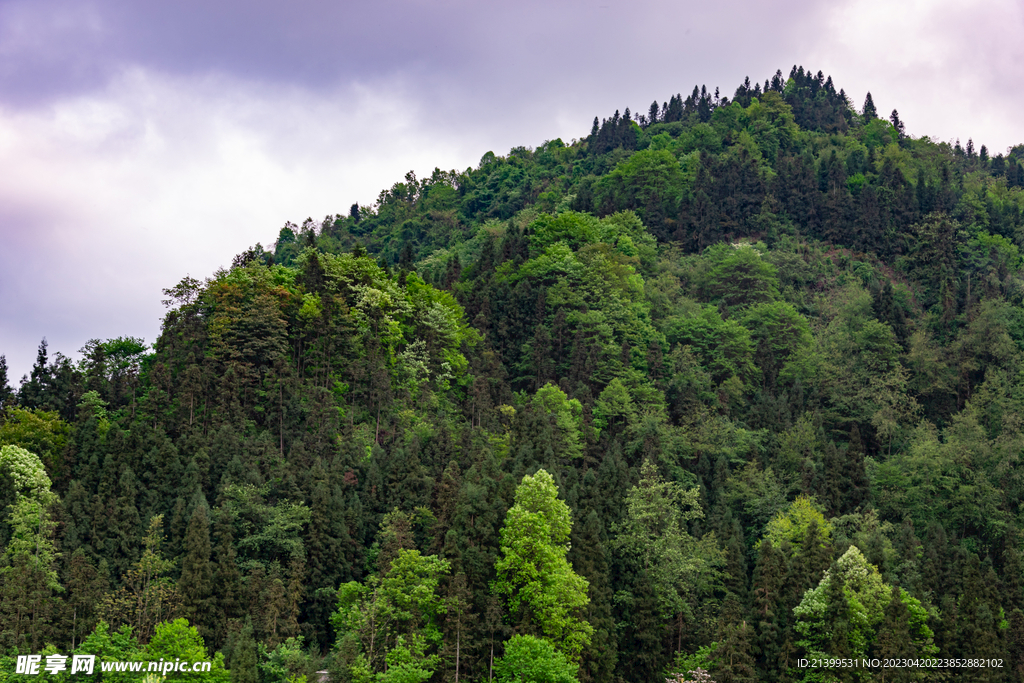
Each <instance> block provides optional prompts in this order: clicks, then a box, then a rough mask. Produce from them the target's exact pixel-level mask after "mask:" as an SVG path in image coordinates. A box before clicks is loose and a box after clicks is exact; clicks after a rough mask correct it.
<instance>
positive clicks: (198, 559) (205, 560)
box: [178, 505, 217, 640]
mask: <svg viewBox="0 0 1024 683" xmlns="http://www.w3.org/2000/svg"><path fill="white" fill-rule="evenodd" d="M184 545H185V548H184V550H185V554H184V556H183V557H182V561H181V578H180V579H178V594H179V596H180V597H181V614H182V615H184V616H185V617H186V618H187V619H188V620H189V623H191V624H192V625H193V626H195V627H196V628H197V629H198V630H199V634H200V635H201V636H203V640H207V639H210V638H211V637H212V636H213V635H214V632H215V621H216V617H217V614H216V610H215V606H214V597H213V589H214V584H213V564H212V563H211V562H210V516H209V510H208V508H207V507H206V506H205V505H199V506H197V507H196V509H195V512H193V513H192V518H191V519H190V520H189V523H188V531H187V532H186V534H185V544H184Z"/></svg>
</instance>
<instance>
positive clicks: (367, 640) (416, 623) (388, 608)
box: [331, 549, 450, 683]
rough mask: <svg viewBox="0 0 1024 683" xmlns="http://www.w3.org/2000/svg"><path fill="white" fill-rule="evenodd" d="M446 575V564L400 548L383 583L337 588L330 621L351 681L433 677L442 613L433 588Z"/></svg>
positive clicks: (398, 682) (410, 681) (373, 580)
mask: <svg viewBox="0 0 1024 683" xmlns="http://www.w3.org/2000/svg"><path fill="white" fill-rule="evenodd" d="M449 571H450V564H449V563H448V561H447V560H442V559H440V558H438V557H436V556H434V555H426V556H424V555H421V554H420V552H419V551H418V550H406V549H400V550H398V552H397V554H396V556H395V558H394V559H393V560H392V562H391V564H390V568H389V569H388V573H387V574H386V575H385V576H384V578H383V579H381V578H379V577H377V576H372V577H370V579H369V580H368V581H367V582H366V583H365V584H360V583H358V582H356V581H350V582H348V583H345V584H342V586H341V588H340V589H339V590H338V609H337V611H336V612H335V613H334V614H333V615H332V617H331V621H332V623H333V624H334V628H335V631H336V632H337V634H338V638H337V641H336V642H335V647H336V648H337V650H338V657H339V659H340V661H341V663H342V667H344V668H345V669H347V671H348V675H349V676H351V678H352V680H354V681H367V682H368V681H377V682H378V683H392V682H393V683H422V681H426V680H427V679H429V678H430V677H431V676H433V675H434V671H435V669H436V668H437V665H438V661H439V657H438V655H437V650H438V648H439V647H440V645H441V628H440V623H439V621H440V615H441V614H443V613H444V611H445V603H444V600H443V599H442V598H441V597H440V596H439V595H438V591H437V588H438V584H439V583H440V580H441V577H442V576H444V575H445V574H447V573H448V572H449Z"/></svg>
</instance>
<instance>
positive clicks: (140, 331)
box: [0, 70, 482, 376]
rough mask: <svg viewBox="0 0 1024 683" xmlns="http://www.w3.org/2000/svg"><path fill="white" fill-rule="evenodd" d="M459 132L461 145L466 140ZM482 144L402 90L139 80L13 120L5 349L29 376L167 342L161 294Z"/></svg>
mask: <svg viewBox="0 0 1024 683" xmlns="http://www.w3.org/2000/svg"><path fill="white" fill-rule="evenodd" d="M457 136H458V137H457ZM481 146H482V143H479V142H478V141H475V140H474V139H473V137H472V135H469V136H465V131H461V132H460V131H457V130H452V129H439V130H431V129H429V128H427V127H426V126H425V125H424V123H423V117H422V116H421V112H420V111H419V107H418V105H417V103H416V102H415V101H414V100H413V99H411V98H410V97H409V96H408V94H407V93H406V91H405V89H404V87H403V85H402V83H401V82H400V81H395V82H392V83H384V84H380V85H378V86H376V87H369V86H360V85H355V86H352V87H349V88H345V89H339V90H337V91H334V92H330V93H326V94H323V93H321V94H313V93H310V92H306V91H302V90H299V89H288V88H266V87H263V86H259V85H255V84H249V83H243V82H238V81H232V80H230V79H227V78H223V77H214V76H211V77H207V78H205V79H202V80H197V81H187V80H175V79H171V78H167V77H162V76H160V75H158V74H154V73H150V72H144V71H140V70H133V71H128V72H125V73H124V74H122V75H121V76H120V77H119V78H117V79H116V80H115V81H113V82H112V84H111V85H110V86H109V87H108V88H107V89H105V90H104V91H102V92H99V93H94V94H91V95H89V96H87V97H78V98H75V99H67V100H62V101H59V102H57V103H56V104H53V105H51V106H48V107H47V108H46V109H42V110H30V111H24V110H22V111H10V110H9V111H4V112H0V177H3V178H4V182H3V183H2V184H0V207H2V209H0V211H2V214H3V218H2V223H0V230H2V232H3V236H2V239H3V245H4V248H3V250H2V252H0V319H2V320H3V321H4V324H3V325H2V328H3V331H2V332H0V352H4V353H6V355H7V358H8V362H9V364H10V365H11V366H12V374H13V375H15V376H20V375H21V374H22V373H24V372H27V371H28V369H29V367H30V365H31V363H32V361H33V359H34V356H35V346H36V344H37V343H38V341H39V339H40V338H41V337H43V336H44V335H46V336H47V337H48V338H49V341H50V349H51V351H55V350H60V351H63V352H65V353H68V352H70V351H74V350H75V349H77V348H79V347H80V346H81V345H82V343H84V342H85V341H86V340H87V339H88V338H89V337H110V336H118V335H121V334H132V335H135V336H144V337H146V339H147V340H149V341H153V340H154V339H155V336H156V334H157V331H158V324H159V319H160V317H161V315H162V308H161V306H160V303H159V300H160V298H161V295H160V290H161V288H163V287H168V286H170V285H172V284H174V283H176V282H177V281H178V280H179V279H180V278H181V277H183V276H184V275H185V274H186V273H190V274H192V275H194V276H197V277H203V276H206V275H209V274H210V273H212V272H213V271H214V270H215V269H216V268H217V267H218V266H222V265H227V263H228V262H229V261H230V259H231V256H232V255H233V254H235V253H238V252H239V251H241V250H242V249H244V248H246V247H247V246H249V245H251V244H253V243H255V242H256V241H262V242H263V243H264V244H265V245H268V244H270V243H272V242H273V240H274V239H275V237H276V234H277V230H278V229H279V228H280V226H281V225H283V224H284V222H285V221H286V220H296V221H301V220H302V219H304V218H305V217H307V216H310V215H311V216H313V217H315V218H318V217H322V216H324V215H326V214H333V213H336V212H344V211H346V210H347V208H348V206H349V205H350V204H352V203H353V202H355V201H359V202H360V203H363V204H368V203H372V202H373V201H374V199H375V198H376V196H377V194H378V192H379V191H380V190H381V189H382V188H384V187H388V186H390V185H391V184H392V183H393V182H395V181H396V180H400V179H401V177H402V176H403V175H404V173H405V172H406V171H408V170H410V169H414V170H416V171H417V172H418V173H420V174H423V173H427V174H429V172H430V171H431V170H432V169H433V168H434V166H437V165H439V166H442V167H444V168H465V167H466V166H467V165H470V164H472V163H474V162H475V160H476V159H478V158H479V155H480V147H481Z"/></svg>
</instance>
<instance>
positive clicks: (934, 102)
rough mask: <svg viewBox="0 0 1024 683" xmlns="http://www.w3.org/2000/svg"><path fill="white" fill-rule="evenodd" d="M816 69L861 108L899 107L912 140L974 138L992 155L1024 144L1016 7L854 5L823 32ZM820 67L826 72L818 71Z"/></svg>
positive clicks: (1009, 0)
mask: <svg viewBox="0 0 1024 683" xmlns="http://www.w3.org/2000/svg"><path fill="white" fill-rule="evenodd" d="M816 35H817V41H816V43H815V44H814V45H813V47H812V49H811V51H810V56H809V57H808V59H807V63H808V64H810V63H813V64H816V65H817V64H820V65H822V66H821V67H820V68H822V69H824V70H825V71H826V72H831V74H832V76H833V79H834V81H835V82H836V84H837V86H843V87H845V88H846V89H847V92H848V93H850V96H851V98H852V99H853V101H854V102H855V103H856V105H857V106H858V107H859V106H860V105H861V104H862V103H863V99H864V94H865V93H866V92H867V91H868V90H870V91H871V93H872V96H873V97H874V100H875V103H876V104H877V105H878V109H879V113H883V114H886V115H887V114H888V112H890V111H892V109H894V108H895V109H898V110H899V112H900V118H902V119H903V121H904V122H905V123H906V124H907V130H908V132H910V133H911V134H912V135H929V136H931V137H932V138H933V139H936V140H951V139H954V138H957V137H959V138H962V140H963V142H966V141H967V138H969V137H973V138H974V141H975V143H976V146H979V147H980V146H981V145H982V144H987V145H988V146H989V148H990V150H992V153H993V154H994V153H997V152H1002V151H1005V150H1006V148H1007V147H1008V146H1010V145H1013V144H1020V143H1021V142H1024V132H1022V131H1021V129H1020V120H1021V117H1020V112H1021V111H1022V110H1024V94H1022V93H1021V90H1020V88H1018V87H1016V86H1017V84H1019V83H1020V82H1021V81H1022V80H1024V42H1022V41H1021V39H1020V37H1021V36H1022V35H1024V5H1022V4H1021V3H1019V2H1017V1H1016V0H992V1H989V0H985V1H982V0H968V1H964V0H908V1H907V2H903V3H891V2H883V1H882V0H846V1H845V2H840V3H837V4H836V5H834V6H833V7H832V9H831V10H830V11H829V14H828V15H827V18H826V21H825V22H824V24H823V25H822V26H821V27H819V29H818V31H817V33H816ZM815 68H819V67H817V66H816V67H815Z"/></svg>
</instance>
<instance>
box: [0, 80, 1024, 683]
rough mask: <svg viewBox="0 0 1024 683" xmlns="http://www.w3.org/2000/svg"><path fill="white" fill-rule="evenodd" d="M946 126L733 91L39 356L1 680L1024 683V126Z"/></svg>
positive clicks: (387, 215)
mask: <svg viewBox="0 0 1024 683" xmlns="http://www.w3.org/2000/svg"><path fill="white" fill-rule="evenodd" d="M912 128H913V124H912V122H910V125H909V126H908V125H905V123H904V122H903V121H902V120H901V118H900V116H899V114H898V112H897V111H896V110H895V109H893V110H892V113H891V114H890V115H889V116H885V115H884V114H880V111H879V109H877V108H876V104H875V102H874V101H873V98H872V97H871V95H870V93H867V94H866V97H865V99H864V102H863V105H861V106H860V107H859V108H856V107H855V106H854V105H853V103H852V102H851V99H850V97H849V96H848V95H847V94H846V93H845V92H844V91H843V90H842V89H839V90H838V91H837V90H836V87H835V85H834V84H833V82H832V79H831V78H830V77H826V76H825V75H824V74H822V73H821V72H820V71H819V72H817V73H812V72H811V71H810V70H805V69H803V67H795V66H794V68H793V69H792V71H791V72H790V73H789V76H788V77H787V76H784V75H783V73H782V72H781V71H777V72H776V73H775V74H774V75H773V76H771V77H770V78H768V79H766V80H765V81H764V82H763V83H762V82H754V83H753V84H751V81H750V80H749V79H747V80H745V81H744V83H743V84H741V85H740V86H739V87H738V88H737V89H736V90H735V92H734V93H733V95H732V96H731V98H730V97H727V96H723V95H722V94H721V93H720V92H719V91H718V90H717V89H716V90H715V91H714V92H710V91H708V89H707V88H706V87H704V86H701V87H700V88H698V87H694V88H693V90H692V91H691V92H690V94H689V95H687V96H686V97H685V98H684V97H682V96H681V95H678V94H677V95H673V96H671V97H669V98H668V99H667V100H665V101H663V102H661V103H659V102H658V101H657V100H656V101H654V102H653V103H652V104H651V105H650V107H649V108H648V110H647V111H646V112H645V113H642V114H639V115H634V113H633V112H631V111H630V110H629V109H628V108H627V109H624V110H623V112H622V113H621V114H620V113H619V112H615V113H614V114H613V115H612V116H611V117H607V118H600V117H595V119H594V121H593V124H592V126H591V129H590V134H589V135H587V136H585V137H583V138H581V139H579V140H574V141H573V142H572V143H571V144H568V145H567V144H565V143H564V142H563V141H562V140H560V139H555V140H550V141H546V142H544V143H543V144H541V145H539V146H538V147H536V148H530V147H515V148H513V149H512V150H510V151H509V153H508V154H507V155H505V156H498V155H495V154H494V153H493V152H487V153H485V154H484V155H483V156H482V158H481V160H480V163H479V165H478V166H477V167H476V168H470V169H466V170H465V171H462V172H459V171H441V170H439V169H435V171H434V172H433V173H432V174H431V175H430V177H424V178H418V177H417V176H416V175H415V174H414V173H412V172H410V173H409V174H407V175H406V176H405V178H404V179H403V180H402V181H400V182H396V183H395V184H394V185H392V186H391V187H390V188H388V189H385V190H383V191H382V192H381V193H380V195H379V197H378V199H377V201H376V202H375V203H374V204H372V205H360V204H353V205H352V206H351V207H350V208H349V209H348V211H347V212H345V213H339V214H336V215H332V216H327V217H325V218H324V219H323V220H322V221H315V220H313V219H307V220H306V221H305V222H303V223H302V224H301V225H296V224H293V223H288V224H286V225H285V226H284V227H283V228H282V229H281V230H280V233H279V236H278V239H277V241H276V242H275V244H274V245H272V246H268V247H266V248H264V247H263V246H262V245H260V244H256V245H255V246H253V247H251V248H249V249H247V250H245V251H244V252H242V253H240V254H238V255H236V256H235V257H234V259H233V260H232V263H231V267H230V268H226V269H220V270H218V271H217V272H215V273H213V274H212V275H211V276H209V277H207V278H205V279H204V280H199V279H196V278H193V277H191V276H186V277H184V278H183V279H182V280H180V282H178V283H177V284H173V285H170V283H169V285H170V286H168V287H167V289H165V290H164V294H165V297H166V299H165V300H164V304H165V305H166V307H167V309H168V310H167V313H166V315H165V317H164V320H163V326H162V332H161V334H160V336H159V338H158V339H157V340H156V343H155V344H153V345H152V346H149V345H147V343H146V342H145V341H144V340H141V339H135V338H132V337H129V336H122V337H118V338H113V339H106V340H101V339H93V340H90V341H88V342H87V343H86V344H85V346H84V347H83V348H82V349H81V351H80V353H81V360H78V361H74V360H72V359H71V358H69V357H68V356H65V355H63V354H62V353H59V352H58V353H54V354H53V355H52V356H51V353H50V349H49V347H48V345H47V343H46V341H45V339H44V340H43V342H42V343H41V344H40V346H39V350H38V356H37V361H36V363H35V365H34V366H33V368H32V371H31V373H30V374H29V375H28V376H27V377H25V378H24V379H23V381H22V383H21V385H20V387H19V388H18V389H14V388H12V387H11V386H10V384H11V378H9V377H8V376H7V372H8V370H7V365H6V361H5V360H4V358H3V356H2V355H0V405H2V412H0V548H2V553H0V575H2V577H3V579H2V581H0V683H3V682H4V681H8V680H9V681H12V682H13V681H19V680H22V679H25V680H28V678H29V677H26V676H23V675H21V674H15V673H14V670H15V669H14V666H15V661H16V658H17V656H18V655H25V654H40V653H41V654H44V655H45V654H65V655H70V654H72V653H82V654H98V655H101V656H102V657H105V658H109V659H117V660H122V661H131V660H143V659H149V658H159V657H164V658H167V659H172V658H174V657H193V658H197V657H201V658H205V659H208V660H209V661H211V662H212V670H211V672H210V673H209V674H204V675H203V676H204V678H203V680H206V679H207V678H210V677H213V678H214V679H216V680H218V681H231V683H286V682H287V683H301V682H302V681H313V680H319V679H318V678H315V677H316V676H318V675H319V674H317V672H319V671H325V670H326V671H328V672H329V675H330V677H331V680H332V681H339V682H344V683H349V682H351V683H369V682H371V681H374V682H379V683H397V682H399V681H401V682H410V683H412V682H417V683H425V682H427V681H431V682H433V683H442V682H443V683H448V682H456V681H462V680H467V681H488V682H491V681H495V680H497V681H498V682H499V683H512V682H513V681H522V682H523V683H526V682H527V681H537V682H540V681H551V682H554V681H557V682H559V683H572V682H573V681H576V682H578V683H615V682H619V681H622V682H628V683H634V682H636V683H640V682H654V681H658V682H660V681H662V680H664V679H666V678H672V677H675V676H676V675H677V674H679V675H682V676H684V677H686V680H693V677H694V676H696V677H697V678H698V679H699V678H701V677H709V678H710V680H713V681H715V682H716V683H739V682H752V681H767V682H769V683H790V682H796V681H801V682H807V683H810V682H812V681H831V680H836V681H842V682H843V683H847V682H858V683H861V682H864V683H866V682H871V681H878V682H879V683H881V682H882V681H890V680H895V681H917V680H921V681H932V680H934V681H940V680H941V681H946V680H971V681H976V680H980V681H1006V682H1008V683H1009V682H1013V681H1024V565H1022V560H1021V553H1022V551H1024V534H1022V531H1024V509H1022V507H1021V500H1022V496H1024V463H1022V462H1021V453H1024V420H1022V419H1021V418H1022V415H1024V413H1022V407H1024V373H1022V370H1021V369H1022V367H1024V363H1022V361H1024V270H1022V267H1024V262H1022V260H1021V249H1022V247H1024V145H1018V146H1016V147H1012V148H1010V149H1009V150H1006V151H1005V152H999V153H993V151H992V150H989V149H988V148H987V147H986V146H985V145H983V144H982V145H980V146H979V147H978V148H975V143H974V141H973V140H972V139H970V137H968V141H967V143H966V144H964V145H961V144H960V142H959V140H958V141H956V142H955V143H952V144H951V143H947V142H936V141H932V140H930V139H928V138H926V137H919V138H915V137H914V136H913V135H912ZM110 303H111V304H112V305H116V302H110ZM836 658H840V659H857V660H858V661H860V660H871V659H879V660H885V659H915V658H940V659H942V658H947V659H948V658H970V659H972V660H974V659H981V660H985V661H986V662H989V663H991V662H992V661H998V662H1000V663H1001V665H1000V666H992V665H986V666H977V665H974V666H970V667H968V668H960V667H950V666H948V665H941V666H937V667H923V668H897V669H885V670H883V669H881V668H872V667H870V666H868V667H856V668H832V669H830V670H822V669H820V668H815V669H812V668H809V667H807V666H803V665H801V662H802V661H803V660H807V659H812V660H813V659H836ZM697 669H701V670H702V671H703V672H705V673H701V672H698V673H696V674H689V673H688V672H691V671H697ZM66 675H67V674H61V676H65V677H66ZM126 676H127V674H124V673H120V674H119V673H113V672H103V673H101V674H99V677H100V678H102V679H104V680H106V679H108V678H109V679H110V680H111V681H115V680H116V681H121V680H122V679H124V680H127V678H126ZM196 676H199V674H192V673H191V672H190V673H188V674H185V673H172V674H170V676H169V677H170V678H189V679H190V680H192V678H195V677H196ZM195 680H199V679H198V678H195Z"/></svg>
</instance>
